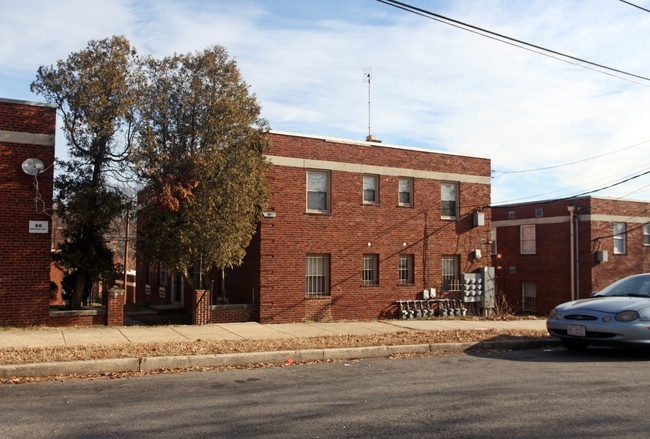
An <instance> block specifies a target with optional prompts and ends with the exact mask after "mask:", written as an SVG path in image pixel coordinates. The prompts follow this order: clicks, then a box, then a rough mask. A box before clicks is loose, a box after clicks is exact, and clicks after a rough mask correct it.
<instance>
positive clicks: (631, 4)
mask: <svg viewBox="0 0 650 439" xmlns="http://www.w3.org/2000/svg"><path fill="white" fill-rule="evenodd" d="M618 1H620V2H621V3H625V4H626V5H630V6H632V7H634V8H637V9H641V10H642V11H646V12H650V9H646V8H644V7H643V6H639V5H635V4H634V3H632V2H628V1H625V0H618Z"/></svg>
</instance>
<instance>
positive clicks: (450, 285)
mask: <svg viewBox="0 0 650 439" xmlns="http://www.w3.org/2000/svg"><path fill="white" fill-rule="evenodd" d="M459 266H460V260H459V256H457V255H454V256H443V257H442V290H443V291H460V278H459V276H458V271H459V270H458V267H459Z"/></svg>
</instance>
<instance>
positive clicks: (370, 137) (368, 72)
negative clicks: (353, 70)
mask: <svg viewBox="0 0 650 439" xmlns="http://www.w3.org/2000/svg"><path fill="white" fill-rule="evenodd" d="M363 76H364V78H365V79H366V80H367V81H368V137H366V140H374V136H373V135H372V134H371V133H372V131H371V130H370V82H371V80H372V70H371V69H370V68H369V67H367V68H366V69H364V72H363Z"/></svg>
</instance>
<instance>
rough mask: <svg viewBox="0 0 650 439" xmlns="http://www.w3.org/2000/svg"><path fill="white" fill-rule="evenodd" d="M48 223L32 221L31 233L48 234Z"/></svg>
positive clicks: (30, 224) (30, 223)
mask: <svg viewBox="0 0 650 439" xmlns="http://www.w3.org/2000/svg"><path fill="white" fill-rule="evenodd" d="M47 228H48V227H47V221H30V222H29V233H47V232H48V230H47Z"/></svg>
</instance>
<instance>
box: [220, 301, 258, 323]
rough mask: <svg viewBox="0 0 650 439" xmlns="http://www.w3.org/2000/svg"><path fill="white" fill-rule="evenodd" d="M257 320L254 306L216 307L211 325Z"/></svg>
mask: <svg viewBox="0 0 650 439" xmlns="http://www.w3.org/2000/svg"><path fill="white" fill-rule="evenodd" d="M256 319H257V314H256V312H255V306H253V305H215V306H213V307H212V320H211V322H210V323H236V322H251V321H255V320H256Z"/></svg>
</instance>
